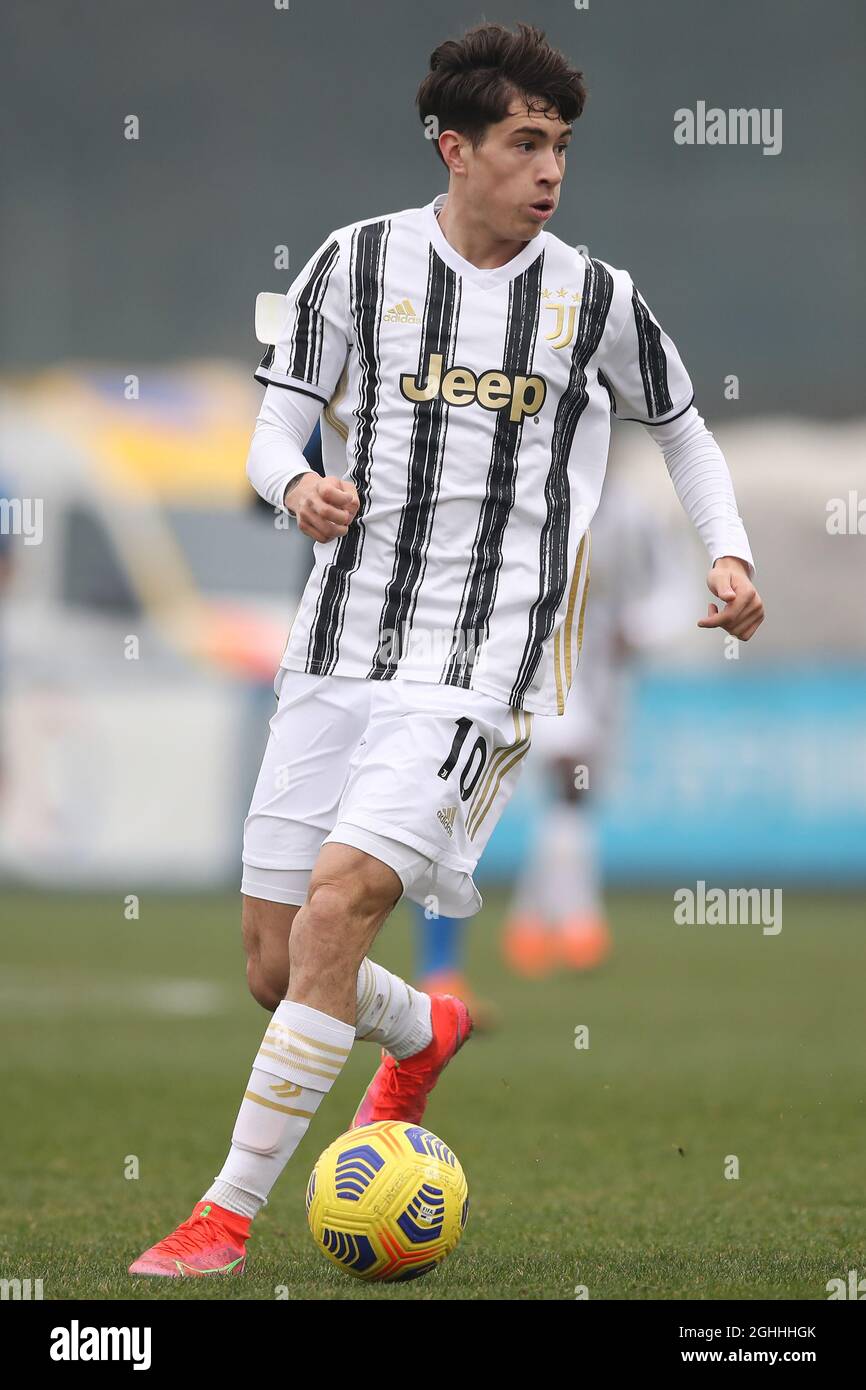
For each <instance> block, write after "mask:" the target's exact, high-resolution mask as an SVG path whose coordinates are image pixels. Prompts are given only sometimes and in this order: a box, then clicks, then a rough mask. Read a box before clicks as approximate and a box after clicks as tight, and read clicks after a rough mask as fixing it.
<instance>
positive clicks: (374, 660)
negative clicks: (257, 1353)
mask: <svg viewBox="0 0 866 1390" xmlns="http://www.w3.org/2000/svg"><path fill="white" fill-rule="evenodd" d="M584 96H585V93H584V87H583V82H582V79H581V74H580V73H579V72H577V71H575V70H574V69H573V68H572V67H570V66H569V64H568V62H567V60H566V59H565V58H564V57H563V56H562V55H561V54H559V53H557V52H555V51H554V50H552V49H551V48H550V47H549V45H548V44H547V43H546V41H545V39H544V36H543V35H542V34H540V33H539V32H538V31H537V30H535V29H532V28H530V27H527V26H525V25H520V26H518V31H517V32H516V33H515V34H512V33H509V32H508V31H507V30H504V29H502V28H500V27H499V26H495V25H490V26H483V27H480V28H478V29H475V30H473V31H472V32H471V33H469V34H467V35H466V36H465V37H464V38H463V39H462V40H460V41H449V42H447V43H444V44H442V45H441V47H439V48H438V49H437V50H436V51H435V52H434V53H433V55H432V57H431V60H430V72H429V74H428V76H427V77H426V78H425V80H424V82H423V83H422V84H421V88H420V91H419V93H418V106H419V111H420V115H421V118H422V120H423V121H424V122H425V126H426V129H427V131H428V132H430V133H432V134H433V135H434V136H435V138H436V139H435V143H436V148H437V150H438V152H439V156H440V158H441V159H442V161H443V163H444V164H445V166H446V167H447V169H448V173H449V184H448V195H447V197H445V196H444V195H440V196H439V197H437V198H435V199H434V200H433V202H431V203H429V204H428V205H427V206H426V207H423V208H414V209H411V210H409V211H406V212H399V213H394V214H390V215H387V216H382V217H376V218H372V219H368V220H367V221H364V222H359V223H355V224H353V225H351V226H348V227H344V228H341V229H339V230H338V231H335V232H333V233H332V234H331V235H330V236H328V237H327V238H326V239H325V241H324V243H323V244H322V246H321V247H320V249H319V250H318V251H316V252H315V254H314V255H313V256H312V257H311V259H310V260H309V262H308V263H307V265H306V266H305V267H304V269H303V270H302V271H301V273H300V275H299V276H298V278H297V279H296V280H295V282H294V283H293V285H292V286H291V288H290V290H289V292H288V296H287V312H286V319H285V324H284V327H283V330H282V334H281V336H280V340H279V342H278V343H277V344H276V345H275V347H274V348H272V349H271V350H269V351H268V353H266V355H265V357H264V359H263V362H262V364H261V367H260V369H259V371H258V373H257V377H258V379H259V380H260V381H262V382H263V383H264V384H265V385H266V387H267V389H266V392H265V399H264V403H263V406H262V410H261V413H260V415H259V418H258V421H257V424H256V430H255V435H254V438H253V443H252V447H251V451H250V457H249V462H248V474H249V477H250V479H251V481H252V482H253V484H254V485H255V487H256V489H257V491H258V492H259V493H260V494H261V495H262V496H263V497H265V498H266V500H267V501H269V502H270V503H271V504H272V505H274V506H280V507H286V508H287V509H288V510H290V511H291V512H293V513H294V515H295V516H296V517H297V519H298V522H299V525H300V527H301V529H302V531H304V532H305V533H306V534H307V535H309V536H310V537H312V539H313V540H314V541H316V542H317V543H318V544H317V546H316V556H315V565H314V569H313V572H312V574H311V576H310V579H309V582H308V584H307V587H306V589H305V591H304V595H303V598H302V601H301V605H300V608H299V611H298V614H297V617H296V619H295V622H294V624H293V627H292V630H291V633H290V635H289V641H288V645H287V647H286V651H285V654H284V656H283V660H282V664H281V669H280V671H279V673H278V676H277V680H276V682H275V689H276V691H277V693H278V696H279V706H278V709H277V712H276V714H275V715H274V717H273V719H272V721H271V736H270V741H269V743H268V747H267V750H266V752H265V756H264V761H263V764H262V769H261V773H260V775H259V780H258V784H257V786H256V790H255V793H254V795H253V801H252V805H251V808H250V814H249V817H248V819H247V822H246V826H245V835H244V855H243V858H244V878H243V893H244V895H245V896H244V907H243V938H244V944H245V947H246V952H247V975H248V979H249V985H250V989H251V990H252V993H253V994H254V996H255V998H256V999H257V1000H259V1002H260V1003H261V1004H262V1005H263V1006H264V1007H265V1008H266V1009H268V1010H272V1011H273V1019H272V1021H271V1022H270V1023H269V1025H268V1028H267V1031H266V1033H265V1037H264V1040H263V1042H262V1045H261V1047H260V1049H259V1052H258V1054H257V1056H256V1057H255V1060H254V1062H253V1069H252V1075H251V1077H250V1079H249V1082H248V1083H247V1087H246V1090H245V1092H244V1095H243V1099H242V1102H241V1107H240V1111H239V1113H238V1117H237V1121H236V1124H235V1128H234V1132H233V1135H232V1143H231V1149H230V1152H229V1155H228V1158H227V1159H226V1162H225V1164H224V1166H223V1168H222V1171H221V1172H220V1174H219V1175H218V1177H217V1178H216V1180H215V1182H214V1184H213V1186H212V1187H211V1188H210V1189H209V1190H208V1191H207V1192H206V1193H205V1194H204V1197H203V1198H202V1200H201V1201H200V1202H198V1203H197V1204H196V1206H195V1208H194V1210H193V1214H192V1216H191V1217H190V1218H189V1220H187V1221H185V1222H184V1223H183V1224H182V1225H181V1226H180V1227H178V1229H177V1230H176V1231H175V1232H174V1233H173V1234H172V1235H171V1236H169V1237H168V1238H167V1239H165V1240H163V1241H160V1242H159V1243H158V1244H157V1245H156V1246H154V1247H152V1249H150V1250H148V1251H146V1252H145V1254H144V1255H142V1256H141V1257H140V1258H139V1259H138V1260H137V1261H136V1262H135V1263H134V1264H133V1265H132V1266H131V1272H132V1273H136V1274H139V1273H140V1274H158V1275H160V1274H161V1275H169V1276H177V1275H186V1274H190V1275H201V1274H215V1273H238V1272H240V1271H241V1270H242V1269H243V1267H244V1260H245V1245H246V1239H247V1236H248V1233H249V1228H250V1222H251V1220H252V1218H253V1217H254V1216H255V1215H256V1213H257V1212H258V1211H259V1209H260V1208H261V1207H262V1206H263V1205H264V1204H265V1202H266V1201H267V1198H268V1195H269V1193H270V1191H271V1189H272V1187H273V1185H274V1183H275V1182H276V1180H277V1178H278V1177H279V1175H280V1173H281V1172H282V1171H283V1169H284V1167H285V1165H286V1163H287V1162H288V1160H289V1158H290V1157H291V1155H292V1153H293V1152H294V1150H295V1149H296V1147H297V1145H298V1143H299V1142H300V1140H301V1138H302V1137H303V1135H304V1133H305V1132H306V1130H307V1128H308V1125H309V1122H310V1120H311V1119H312V1117H313V1115H314V1113H315V1111H316V1110H317V1109H318V1107H319V1104H320V1103H321V1102H322V1101H323V1100H324V1098H325V1096H326V1094H327V1092H328V1091H329V1090H330V1088H331V1086H332V1085H333V1082H334V1080H335V1079H336V1077H337V1076H338V1075H339V1073H340V1071H341V1069H342V1067H343V1064H344V1062H345V1060H346V1057H347V1056H348V1055H349V1051H350V1049H351V1047H352V1045H353V1043H354V1041H355V1039H356V1038H359V1039H360V1038H364V1039H368V1040H372V1041H374V1042H377V1043H379V1044H381V1046H382V1047H383V1048H384V1049H385V1051H384V1054H383V1061H382V1064H381V1065H380V1067H379V1069H378V1071H377V1073H376V1075H375V1076H374V1078H373V1081H372V1083H371V1085H370V1087H369V1088H368V1090H367V1092H366V1095H365V1096H364V1098H363V1100H362V1101H361V1105H360V1107H359V1109H358V1111H357V1113H356V1115H355V1120H354V1123H355V1124H356V1125H357V1124H366V1123H370V1122H372V1121H374V1120H379V1119H387V1118H402V1119H407V1120H414V1121H420V1119H421V1117H422V1115H423V1113H424V1106H425V1103H426V1099H427V1096H428V1094H429V1092H430V1090H431V1089H432V1087H433V1085H434V1084H435V1082H436V1080H437V1078H438V1076H439V1075H440V1073H441V1071H442V1068H443V1067H444V1066H445V1064H446V1063H447V1062H448V1060H449V1059H450V1058H451V1057H453V1055H454V1054H455V1053H456V1051H457V1050H458V1048H459V1047H460V1046H461V1045H462V1043H463V1042H464V1041H465V1039H466V1037H467V1036H468V1033H469V1030H470V1028H471V1022H470V1019H469V1016H468V1013H467V1011H466V1008H465V1006H464V1005H463V1004H461V1003H460V1001H459V1000H456V999H454V998H451V997H449V996H439V997H433V998H431V997H430V996H429V995H425V994H422V993H420V992H419V991H416V990H413V989H411V988H410V987H409V986H408V985H406V984H405V983H404V982H403V981H401V980H398V979H396V978H395V977H394V976H392V975H390V974H389V973H388V972H387V971H385V970H383V969H382V968H381V967H380V966H377V965H375V964H373V962H371V961H370V960H369V959H368V957H367V952H368V950H369V949H370V947H371V945H372V943H373V941H374V939H375V937H376V934H377V932H378V930H379V928H380V927H381V925H382V923H383V921H384V920H385V918H386V917H387V916H388V914H389V912H390V911H391V909H392V908H393V907H394V905H395V903H396V902H397V901H398V900H399V898H400V897H401V896H402V895H403V894H404V893H405V894H406V895H407V896H408V897H410V898H411V899H413V900H415V901H416V902H427V901H429V902H431V903H433V904H435V907H436V910H437V911H441V912H442V913H444V914H448V915H451V916H468V915H471V914H472V913H474V912H476V911H477V910H478V908H479V906H480V898H479V895H478V892H477V890H476V888H475V885H474V883H473V880H472V874H473V871H474V868H475V864H476V862H477V860H478V857H479V856H480V854H481V852H482V851H483V849H484V846H485V844H486V842H487V840H488V838H489V836H490V833H491V831H492V830H493V827H494V825H495V824H496V821H497V819H498V817H499V815H500V813H501V811H502V808H503V807H504V805H505V804H506V802H507V801H508V799H509V797H510V795H511V793H512V791H513V789H514V785H515V783H516V780H517V778H518V776H519V774H520V770H521V766H522V762H523V759H524V756H525V754H526V752H527V749H528V747H529V742H530V736H531V729H532V720H533V716H534V715H535V714H536V713H538V714H555V713H557V712H560V713H561V712H562V710H563V708H564V703H565V697H566V694H567V692H568V687H569V685H570V683H571V679H572V676H573V673H574V668H575V665H576V663H577V656H578V641H579V631H580V616H581V613H582V610H583V604H584V600H585V596H586V583H587V577H588V560H589V544H588V541H587V540H586V533H587V528H588V526H589V523H590V521H591V519H592V516H593V513H594V511H595V508H596V506H597V504H598V500H599V495H600V492H601V486H602V481H603V478H604V472H605V464H606V460H607V447H608V438H609V432H610V414H611V410H612V409H614V410H615V411H616V413H617V414H618V415H624V416H627V417H630V418H634V419H637V420H640V421H642V422H643V423H645V424H649V425H651V426H652V427H653V428H652V433H653V434H654V435H655V436H656V437H657V439H658V441H659V442H660V444H661V445H662V447H663V449H664V451H665V457H666V459H667V462H668V466H669V468H670V470H671V474H672V476H673V479H674V484H675V486H676V488H677V490H678V492H679V495H680V498H681V500H682V502H683V505H684V506H685V508H686V510H687V511H688V513H689V515H690V516H691V517H692V519H693V520H694V522H695V524H696V525H697V527H698V530H699V531H700V533H701V535H702V537H703V538H704V540H705V541H706V543H707V546H708V548H709V552H710V556H711V559H712V562H713V568H712V570H711V571H710V576H709V580H708V584H709V588H710V590H711V592H712V593H713V595H714V596H715V597H716V598H717V599H719V600H721V601H722V602H723V603H724V604H725V605H726V606H725V607H724V609H723V610H722V611H719V608H718V605H716V604H711V605H710V611H709V615H708V617H706V618H705V619H703V620H702V625H703V626H707V627H719V626H721V627H724V628H725V629H726V630H727V631H728V632H732V633H735V634H736V635H737V636H739V637H742V638H748V637H749V636H751V634H752V633H753V632H754V630H755V629H756V627H757V626H758V624H759V623H760V621H761V617H762V612H761V603H760V599H759V598H758V596H757V594H756V593H755V590H754V588H753V586H752V583H751V579H750V572H751V554H750V551H749V546H748V542H747V540H746V536H745V533H744V530H743V526H742V523H741V522H740V519H739V517H738V515H737V508H736V504H735V501H734V496H733V491H732V488H731V483H730V478H729V475H728V471H727V468H726V466H725V463H724V460H723V458H722V457H721V455H720V453H719V451H718V449H717V448H716V446H715V444H714V442H713V440H712V437H711V436H710V435H709V434H708V433H707V431H706V430H705V429H704V426H703V422H702V421H701V419H700V417H699V416H698V415H697V412H696V411H695V410H694V408H693V407H692V404H691V401H692V387H691V382H690V381H689V378H688V375H687V374H686V371H685V368H684V367H683V365H682V363H681V361H680V359H679V356H678V355H677V352H676V349H675V348H674V346H673V343H672V342H671V341H670V339H669V338H668V337H667V336H666V335H665V334H664V333H663V332H662V331H661V329H660V328H659V326H658V324H657V323H656V320H655V319H654V318H653V316H652V315H651V313H650V311H649V310H648V308H647V306H646V304H645V303H644V301H643V299H642V298H641V297H640V295H639V294H638V292H637V290H636V289H634V287H633V285H632V282H631V280H630V278H629V276H628V275H627V274H626V273H625V272H624V271H620V270H613V269H612V268H611V267H610V266H607V265H605V264H604V263H603V262H602V261H598V260H594V259H585V258H584V257H583V256H582V255H580V254H579V253H578V252H577V251H576V250H575V249H574V248H573V246H571V245H569V244H568V242H565V241H560V240H559V239H558V238H556V237H553V236H550V235H549V234H548V233H547V232H545V230H544V227H545V224H546V223H547V222H548V221H549V220H550V218H551V217H552V215H553V213H554V212H555V210H556V205H557V202H558V200H559V192H560V187H561V184H562V179H563V175H564V172H565V157H566V149H567V147H568V142H569V140H570V138H571V123H572V122H573V121H574V120H575V119H576V118H577V117H578V116H579V115H580V113H581V111H582V109H583V104H584ZM323 411H324V415H323V425H322V441H323V453H324V462H325V468H326V471H327V473H328V474H329V475H331V476H328V477H325V478H322V477H320V476H318V475H317V474H315V473H313V471H312V470H311V469H310V468H309V466H308V464H307V462H306V460H305V459H304V457H303V453H302V450H303V447H304V445H305V443H306V441H307V440H308V438H309V436H310V433H311V430H312V427H313V425H314V423H315V420H316V419H317V417H318V416H319V415H320V414H321V413H322V412H323ZM335 1123H336V1125H337V1127H338V1128H339V1127H342V1121H341V1120H340V1119H339V1118H338V1117H335V1119H332V1121H331V1126H330V1129H331V1131H333V1129H334V1125H335Z"/></svg>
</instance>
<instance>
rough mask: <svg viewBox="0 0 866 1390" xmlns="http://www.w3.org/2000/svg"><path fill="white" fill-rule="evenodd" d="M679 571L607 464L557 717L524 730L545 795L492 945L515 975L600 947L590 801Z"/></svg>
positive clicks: (667, 627) (596, 952) (676, 589)
mask: <svg viewBox="0 0 866 1390" xmlns="http://www.w3.org/2000/svg"><path fill="white" fill-rule="evenodd" d="M688 573H689V569H688V566H687V565H686V563H685V559H684V556H683V554H682V551H681V547H680V546H678V544H677V537H675V536H674V535H672V534H670V532H669V531H667V530H666V528H665V527H664V526H663V525H661V524H660V522H659V519H658V518H657V517H656V516H655V515H654V514H653V512H652V509H650V508H648V507H647V506H646V505H645V503H643V502H642V501H641V500H640V498H639V497H638V496H636V495H635V493H634V490H633V489H632V488H631V487H630V486H629V485H628V483H627V482H626V481H625V480H624V479H623V478H622V477H621V476H617V472H616V470H615V469H614V470H613V472H612V475H611V474H610V473H609V475H608V477H607V479H606V480H605V485H604V492H603V493H602V498H601V502H600V504H599V508H598V511H597V512H596V514H595V517H594V518H593V523H592V601H591V603H589V604H588V606H587V611H586V623H585V627H584V640H583V645H582V658H581V662H580V665H579V667H578V669H577V671H576V672H575V677H574V682H573V684H572V688H571V691H570V693H569V697H568V704H567V705H566V709H565V714H564V715H563V716H562V718H561V719H555V718H554V719H537V720H536V721H535V728H534V731H533V741H532V757H533V761H534V763H535V767H536V768H538V767H539V764H541V769H540V770H541V771H542V773H543V777H544V782H545V788H544V790H545V792H546V796H545V798H544V802H543V806H542V808H541V811H540V814H539V815H538V817H537V818H536V820H535V823H534V824H533V827H532V834H531V843H530V847H529V851H528V853H527V854H526V856H525V859H524V861H523V864H522V866H521V870H520V873H519V875H518V878H517V883H516V885H515V891H514V897H513V900H512V903H511V906H510V909H509V914H508V919H507V921H506V924H505V930H504V933H503V942H502V944H503V951H504V955H505V959H506V961H507V963H508V964H509V965H510V967H511V969H512V970H513V971H515V972H516V973H517V974H519V975H524V976H528V977H532V978H539V977H541V976H543V975H546V974H548V973H549V972H550V971H551V970H554V969H557V968H564V969H566V970H574V971H588V970H593V969H594V968H595V967H596V966H598V965H600V964H601V963H602V962H603V961H604V960H605V959H606V958H607V956H608V955H609V953H610V950H611V947H612V941H611V935H610V929H609V926H608V922H607V917H606V912H605V906H604V898H603V893H602V883H601V868H600V864H599V855H598V845H597V841H596V833H595V829H596V827H595V816H596V799H597V796H598V793H599V790H600V789H601V788H603V787H604V784H605V781H606V779H607V776H608V773H609V771H610V765H611V762H612V758H613V750H614V744H615V743H616V742H617V740H618V738H621V737H622V734H623V725H624V723H625V720H626V718H627V710H628V693H629V692H628V685H629V679H628V676H629V667H630V665H631V664H632V662H633V661H634V660H635V658H636V657H637V656H638V655H639V654H641V653H644V652H647V651H649V650H650V649H652V648H653V647H658V646H661V645H662V644H663V643H664V642H665V641H667V640H669V639H670V638H671V637H672V636H673V635H674V634H675V633H677V632H679V631H681V630H682V628H683V626H684V625H685V624H687V623H688V621H689V617H688V608H687V604H686V603H684V601H683V600H684V597H685V593H686V589H685V586H684V584H683V580H684V578H685V577H686V576H687V575H688ZM461 997H462V996H461Z"/></svg>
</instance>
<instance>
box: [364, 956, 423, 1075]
mask: <svg viewBox="0 0 866 1390" xmlns="http://www.w3.org/2000/svg"><path fill="white" fill-rule="evenodd" d="M355 1037H356V1038H358V1040H359V1041H365V1042H374V1043H379V1045H380V1046H381V1047H384V1048H385V1049H386V1051H388V1052H390V1054H391V1056H392V1057H396V1058H397V1060H398V1061H402V1060H403V1059H404V1058H405V1057H414V1055H415V1053H416V1052H421V1051H422V1050H423V1049H424V1048H425V1047H426V1046H427V1044H428V1043H429V1042H432V1040H433V1029H432V1027H431V1025H430V995H429V994H424V993H423V991H422V990H420V989H413V988H412V986H411V985H407V983H406V981H405V980H401V979H400V977H399V975H392V974H391V972H390V970H385V969H384V968H383V967H382V966H381V965H376V963H375V961H372V960H368V959H367V957H366V956H365V957H364V959H363V960H362V961H361V969H360V970H359V971H358V1012H357V1015H356V1018H355Z"/></svg>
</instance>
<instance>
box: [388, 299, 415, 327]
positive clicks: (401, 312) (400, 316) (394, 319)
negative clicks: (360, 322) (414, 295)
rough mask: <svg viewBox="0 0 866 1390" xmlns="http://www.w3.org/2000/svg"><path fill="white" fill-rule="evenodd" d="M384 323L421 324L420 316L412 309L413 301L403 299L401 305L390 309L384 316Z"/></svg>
mask: <svg viewBox="0 0 866 1390" xmlns="http://www.w3.org/2000/svg"><path fill="white" fill-rule="evenodd" d="M382 322H383V323H420V322H421V320H420V319H419V317H418V315H417V314H416V313H415V310H414V309H413V307H412V301H411V299H402V300H401V301H400V303H399V304H395V305H394V307H393V309H389V310H388V312H387V313H386V314H383V315H382Z"/></svg>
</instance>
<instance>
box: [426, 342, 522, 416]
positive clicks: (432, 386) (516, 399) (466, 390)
mask: <svg viewBox="0 0 866 1390" xmlns="http://www.w3.org/2000/svg"><path fill="white" fill-rule="evenodd" d="M443 360H444V359H443V356H442V353H441V352H431V354H430V358H429V361H428V363H427V372H426V376H425V377H424V379H423V380H422V381H419V380H418V378H417V377H414V376H412V375H411V374H410V373H406V374H405V375H404V376H401V378H400V391H401V393H402V395H404V396H405V397H406V400H407V401H432V400H433V399H434V397H436V396H441V397H442V399H443V400H444V401H445V402H446V403H447V404H448V405H472V404H473V402H476V401H477V403H478V404H479V405H480V406H482V407H483V408H484V409H485V410H502V409H504V407H505V406H508V405H509V402H510V409H509V411H508V417H509V419H510V420H514V421H520V422H522V421H523V417H524V415H537V414H538V412H539V410H540V409H541V407H542V405H543V404H544V398H545V396H546V395H547V383H546V381H545V380H544V378H543V377H540V376H511V375H509V373H508V372H503V371H495V370H494V371H489V372H482V373H481V375H480V376H478V377H477V376H476V375H475V373H474V372H473V371H472V370H471V369H470V368H469V367H452V368H451V370H450V371H448V372H446V373H445V375H444V376H443V375H442V364H443Z"/></svg>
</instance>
